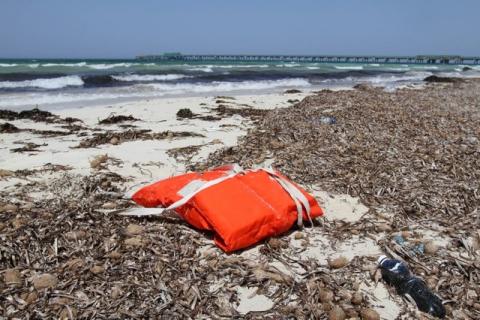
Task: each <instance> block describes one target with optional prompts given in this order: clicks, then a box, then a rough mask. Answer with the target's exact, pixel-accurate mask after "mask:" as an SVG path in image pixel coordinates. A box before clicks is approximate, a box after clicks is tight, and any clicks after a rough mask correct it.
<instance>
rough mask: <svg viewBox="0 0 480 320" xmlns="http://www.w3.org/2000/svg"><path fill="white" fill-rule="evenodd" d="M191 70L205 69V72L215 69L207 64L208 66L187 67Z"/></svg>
mask: <svg viewBox="0 0 480 320" xmlns="http://www.w3.org/2000/svg"><path fill="white" fill-rule="evenodd" d="M187 70H189V71H203V72H213V69H212V67H211V66H206V67H195V68H189V69H187Z"/></svg>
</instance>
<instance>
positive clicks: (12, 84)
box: [0, 76, 83, 89]
mask: <svg viewBox="0 0 480 320" xmlns="http://www.w3.org/2000/svg"><path fill="white" fill-rule="evenodd" d="M82 85H83V81H82V79H81V78H80V77H79V76H65V77H58V78H49V79H35V80H25V81H1V82H0V89H15V88H40V89H61V88H65V87H71V86H82Z"/></svg>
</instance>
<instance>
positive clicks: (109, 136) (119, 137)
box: [75, 130, 204, 148]
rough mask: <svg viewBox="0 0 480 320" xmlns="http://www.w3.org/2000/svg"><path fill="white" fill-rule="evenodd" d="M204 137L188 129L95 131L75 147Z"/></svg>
mask: <svg viewBox="0 0 480 320" xmlns="http://www.w3.org/2000/svg"><path fill="white" fill-rule="evenodd" d="M184 137H204V136H203V135H201V134H198V133H195V132H188V131H164V132H155V133H151V130H127V131H123V132H115V131H107V132H102V133H94V134H93V137H92V138H88V139H85V140H82V141H81V142H80V144H79V145H78V146H76V147H75V148H93V147H97V146H99V145H103V144H109V143H111V144H121V143H124V142H127V141H134V140H163V139H170V138H184Z"/></svg>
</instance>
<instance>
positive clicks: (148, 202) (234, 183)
mask: <svg viewBox="0 0 480 320" xmlns="http://www.w3.org/2000/svg"><path fill="white" fill-rule="evenodd" d="M132 199H133V200H134V201H135V202H136V203H137V204H140V205H142V206H144V207H147V208H132V209H129V210H127V211H125V212H122V213H121V214H123V215H134V216H145V215H147V216H148V215H160V214H162V213H163V212H164V211H166V210H175V211H176V212H177V213H178V214H179V215H180V216H181V217H182V218H183V219H185V220H186V221H187V222H188V223H190V224H191V225H192V226H194V227H196V228H198V229H201V230H208V231H212V232H213V234H214V241H215V244H216V245H217V246H218V247H220V248H221V249H223V250H224V251H226V252H232V251H236V250H239V249H243V248H247V247H250V246H252V245H254V244H256V243H258V242H260V241H262V240H264V239H266V238H269V237H272V236H276V235H280V234H282V233H284V232H286V231H288V230H289V229H290V228H291V227H292V226H293V225H294V224H295V223H296V224H297V226H298V227H302V226H303V222H304V221H309V222H310V223H311V224H312V223H313V221H312V219H314V218H317V217H320V216H322V215H323V211H322V209H321V208H320V207H319V205H318V203H317V201H316V200H315V198H313V197H312V196H311V195H310V194H308V193H307V192H306V191H305V190H303V189H302V188H300V187H299V186H297V185H295V184H294V183H293V182H291V181H289V180H288V179H287V178H286V177H284V176H282V175H281V174H280V173H279V172H278V171H275V170H273V169H258V170H246V171H245V170H242V169H241V168H239V167H236V166H223V167H219V168H217V169H214V170H211V171H206V172H200V173H196V172H193V173H187V174H183V175H179V176H176V177H171V178H168V179H165V180H161V181H158V182H156V183H154V184H151V185H148V186H146V187H143V188H141V189H140V190H138V191H137V192H135V193H134V194H133V196H132Z"/></svg>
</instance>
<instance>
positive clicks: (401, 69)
mask: <svg viewBox="0 0 480 320" xmlns="http://www.w3.org/2000/svg"><path fill="white" fill-rule="evenodd" d="M385 70H389V71H408V70H410V68H407V67H387V68H385Z"/></svg>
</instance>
